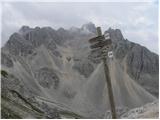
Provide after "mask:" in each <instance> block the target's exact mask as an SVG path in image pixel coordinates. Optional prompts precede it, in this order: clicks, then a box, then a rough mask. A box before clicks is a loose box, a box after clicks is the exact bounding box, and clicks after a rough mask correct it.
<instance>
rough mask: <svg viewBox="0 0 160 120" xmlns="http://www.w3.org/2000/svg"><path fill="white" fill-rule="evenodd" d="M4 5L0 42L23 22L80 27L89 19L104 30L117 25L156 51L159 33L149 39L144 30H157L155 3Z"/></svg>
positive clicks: (127, 35) (130, 37) (33, 25)
mask: <svg viewBox="0 0 160 120" xmlns="http://www.w3.org/2000/svg"><path fill="white" fill-rule="evenodd" d="M5 4H6V5H5ZM5 4H3V5H2V7H3V13H2V14H3V19H2V28H3V29H2V30H3V31H2V38H3V40H2V43H5V42H6V40H7V39H8V37H9V35H10V34H12V33H13V32H15V31H16V30H18V29H19V28H20V27H21V26H22V25H29V26H31V27H35V26H41V27H42V26H51V27H53V28H55V29H57V28H59V27H64V28H69V27H72V26H78V27H80V26H81V25H82V24H84V23H86V22H89V21H91V22H93V23H95V24H96V25H100V26H102V28H103V30H106V29H108V28H109V27H112V28H119V29H121V30H122V32H123V33H124V36H125V37H127V38H128V39H129V40H131V41H134V42H138V43H140V44H142V45H144V46H146V47H148V48H149V49H150V50H152V51H154V52H157V53H158V47H157V44H158V43H157V41H158V39H157V38H158V37H157V36H158V34H154V35H151V36H149V35H148V38H147V37H145V36H144V34H145V33H146V34H152V33H157V31H158V27H157V26H158V4H155V2H154V3H127V2H126V3H124V2H123V3H118V2H117V3H112V2H110V3H44V2H43V3H38V2H36V3H31V2H19V3H18V2H14V3H5ZM7 4H8V6H7ZM138 20H139V21H138ZM136 21H137V22H136ZM138 31H141V32H138ZM132 33H134V34H132ZM146 39H147V40H146ZM139 41H141V42H139ZM146 41H147V43H146ZM153 41H154V42H155V43H156V44H155V45H156V46H151V45H150V44H151V43H152V42H153ZM148 42H149V43H150V44H149V43H148ZM155 48H156V49H155Z"/></svg>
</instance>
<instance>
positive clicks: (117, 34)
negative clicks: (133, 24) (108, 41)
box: [105, 28, 124, 42]
mask: <svg viewBox="0 0 160 120" xmlns="http://www.w3.org/2000/svg"><path fill="white" fill-rule="evenodd" d="M105 33H109V34H110V37H111V38H112V40H113V42H117V41H121V40H124V37H123V35H122V32H121V30H120V29H112V28H109V29H108V30H107V31H105Z"/></svg>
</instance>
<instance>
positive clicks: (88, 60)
mask: <svg viewBox="0 0 160 120" xmlns="http://www.w3.org/2000/svg"><path fill="white" fill-rule="evenodd" d="M95 31H96V28H95V25H94V24H92V23H89V24H85V25H83V26H82V27H81V28H72V29H69V30H65V29H63V28H60V29H58V30H54V29H52V28H51V27H43V28H40V27H36V28H30V27H28V26H23V27H22V28H21V29H20V31H19V32H17V33H14V34H13V35H11V37H10V38H9V40H8V42H7V43H6V45H5V46H4V47H3V48H2V54H1V55H2V59H1V65H2V70H4V71H6V73H7V74H8V76H7V77H5V76H3V77H2V94H3V101H2V102H4V103H5V104H4V106H3V108H5V109H4V110H7V111H13V109H12V108H10V107H9V108H8V104H11V103H10V100H12V99H15V101H18V103H17V104H19V105H21V106H23V105H25V104H26V105H27V106H34V108H36V110H37V109H40V111H41V112H38V114H37V113H34V112H33V113H30V115H31V116H30V117H32V118H37V117H40V118H59V117H60V116H61V117H62V116H64V113H66V112H67V115H68V116H70V117H71V116H72V117H73V116H74V118H75V116H76V117H78V118H82V116H83V117H85V118H87V117H89V118H91V116H92V115H93V114H94V118H103V117H104V115H105V111H106V109H108V108H106V107H103V106H105V104H107V103H106V102H105V101H106V100H105V99H103V97H102V98H101V97H98V96H97V95H98V94H93V96H92V94H90V95H89V94H87V95H86V99H83V97H82V98H81V95H82V96H83V95H84V94H83V93H88V92H86V90H87V89H89V87H90V86H91V85H92V84H93V83H92V82H93V81H94V80H95V81H97V80H96V79H94V80H93V79H91V76H93V73H95V71H96V70H97V67H98V66H99V64H101V63H100V62H101V61H100V60H96V59H95V58H94V55H93V54H92V53H90V48H89V43H88V39H90V38H91V37H93V36H95ZM106 32H109V33H110V35H111V39H112V41H113V51H114V59H115V61H116V62H117V65H119V71H117V74H119V72H120V73H124V74H126V75H127V76H128V77H127V78H129V79H131V81H133V82H136V83H138V84H139V85H141V87H140V89H143V90H142V91H143V92H144V96H145V98H146V100H144V97H139V99H140V101H142V102H137V103H136V104H135V105H133V106H131V104H130V102H131V101H130V100H128V102H126V104H122V106H121V107H129V106H131V108H133V107H137V105H143V104H145V103H147V102H152V101H153V100H154V99H156V98H155V97H154V96H156V97H158V75H159V74H158V73H159V71H158V69H159V68H158V64H159V61H158V55H156V54H155V53H152V52H150V51H149V50H148V49H147V48H145V47H143V46H140V45H138V44H136V43H133V42H130V41H128V40H126V39H124V37H123V35H122V33H121V31H120V30H119V29H116V30H114V29H111V28H110V29H108V30H107V31H106ZM1 74H2V72H1ZM120 75H121V74H120ZM11 76H12V77H11ZM97 76H99V78H103V76H102V75H101V74H97ZM95 78H96V77H95ZM119 78H122V80H123V79H125V77H123V76H122V77H119ZM12 79H13V81H14V82H12ZM103 80H104V79H102V81H103ZM116 80H118V79H117V78H116ZM7 81H8V82H7ZM15 81H16V82H15ZM129 82H130V80H129ZM91 83H92V84H91ZM95 83H97V82H95ZM101 83H103V82H99V83H97V84H93V86H97V85H99V86H98V87H100V88H99V89H98V88H94V89H93V91H94V90H95V92H96V91H97V90H99V92H100V93H99V95H101V94H102V93H103V94H104V96H106V95H107V91H105V90H104V91H103V90H102V88H103V87H105V86H104V85H105V84H101ZM15 84H16V85H17V86H18V87H17V88H15V87H14V85H15ZM133 84H135V83H133ZM3 86H5V87H3ZM136 86H137V85H136ZM83 88H84V89H83ZM144 89H145V90H144ZM11 91H14V92H11ZM127 91H128V90H127ZM147 91H148V92H149V93H148V92H147ZM14 93H15V94H17V95H18V96H22V97H18V96H17V97H15V96H14ZM89 93H90V92H89ZM150 93H151V94H152V95H151V94H150ZM12 94H13V95H12ZM136 94H138V93H137V92H136ZM129 95H130V94H129ZM79 97H80V98H81V99H82V100H80V99H78V98H79ZM22 98H23V101H24V100H25V99H26V100H28V99H30V98H32V100H29V102H25V103H24V102H19V101H21V100H22ZM91 98H92V99H91ZM8 99H9V100H8ZM84 100H86V101H87V100H90V101H88V102H90V103H91V104H92V105H91V106H90V104H88V102H86V103H85V104H86V105H84V107H83V108H81V107H80V106H83V105H81V104H84V103H83V101H84ZM103 100H104V101H103ZM121 100H122V99H121ZM98 101H103V102H100V103H101V105H100V104H99V102H98ZM122 102H124V101H123V100H122ZM28 103H30V104H32V105H29V104H28ZM131 103H132V102H131ZM44 104H45V105H44ZM79 104H80V106H79ZM11 106H13V104H11ZM44 106H47V107H46V108H48V109H43V108H44ZM95 106H99V108H96V107H95ZM101 106H102V107H101ZM23 107H24V106H23ZM13 108H16V109H17V111H18V110H19V109H20V108H21V107H20V108H19V107H15V106H14V107H13ZM31 108H32V107H31ZM88 108H89V109H88ZM92 108H93V109H92ZM32 109H33V108H32ZM80 109H81V110H82V111H80ZM90 109H92V110H93V111H90V113H88V114H86V113H85V112H86V111H87V110H90ZM27 111H28V110H24V112H23V113H22V114H21V115H19V117H22V118H27V117H28V116H27V114H26V113H27ZM64 111H65V112H64ZM73 111H74V114H73ZM97 111H100V112H97ZM35 112H37V111H35ZM52 112H55V114H53V115H52ZM39 113H40V114H39ZM16 114H17V113H14V114H13V116H14V115H16ZM3 117H4V118H5V117H6V116H3ZM65 117H66V114H65ZM92 117H93V116H92ZM8 118H9V116H8Z"/></svg>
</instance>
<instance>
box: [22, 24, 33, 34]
mask: <svg viewBox="0 0 160 120" xmlns="http://www.w3.org/2000/svg"><path fill="white" fill-rule="evenodd" d="M30 30H32V28H30V27H29V26H26V25H24V26H22V27H21V28H20V30H19V33H21V34H26V33H28V32H29V31H30Z"/></svg>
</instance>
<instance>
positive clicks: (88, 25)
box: [81, 22, 96, 33]
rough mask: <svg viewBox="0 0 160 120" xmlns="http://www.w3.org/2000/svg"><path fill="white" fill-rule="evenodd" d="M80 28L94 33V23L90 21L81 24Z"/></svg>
mask: <svg viewBox="0 0 160 120" xmlns="http://www.w3.org/2000/svg"><path fill="white" fill-rule="evenodd" d="M81 29H82V30H84V31H86V32H91V33H96V27H95V24H93V23H92V22H89V23H86V24H84V25H82V27H81Z"/></svg>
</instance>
